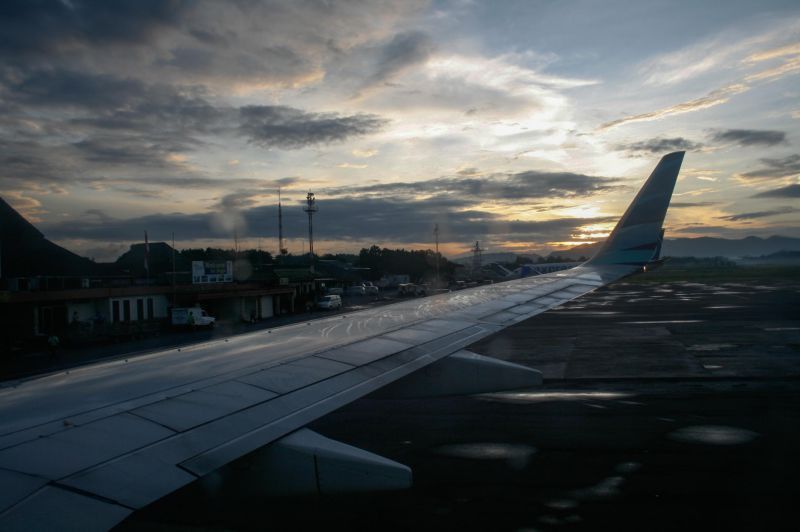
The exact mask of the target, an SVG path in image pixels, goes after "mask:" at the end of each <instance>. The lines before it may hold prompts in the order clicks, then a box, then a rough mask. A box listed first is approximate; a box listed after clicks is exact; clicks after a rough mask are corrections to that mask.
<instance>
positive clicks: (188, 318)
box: [171, 307, 217, 328]
mask: <svg viewBox="0 0 800 532" xmlns="http://www.w3.org/2000/svg"><path fill="white" fill-rule="evenodd" d="M171 316H172V325H175V326H178V327H181V326H196V327H209V328H210V327H213V326H214V322H216V321H217V318H215V317H213V316H209V315H208V314H207V313H206V311H205V310H203V309H201V308H200V307H175V308H173V309H172V312H171Z"/></svg>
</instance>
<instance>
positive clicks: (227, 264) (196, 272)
mask: <svg viewBox="0 0 800 532" xmlns="http://www.w3.org/2000/svg"><path fill="white" fill-rule="evenodd" d="M230 282H233V261H230V260H193V261H192V284H206V283H230Z"/></svg>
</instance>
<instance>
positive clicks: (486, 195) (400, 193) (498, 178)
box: [325, 170, 622, 204]
mask: <svg viewBox="0 0 800 532" xmlns="http://www.w3.org/2000/svg"><path fill="white" fill-rule="evenodd" d="M471 175H472V176H475V174H474V173H473V174H471ZM617 182H618V180H616V179H613V178H605V177H592V176H588V175H584V174H574V173H571V172H540V171H536V170H528V171H525V172H517V173H509V174H496V175H486V176H475V177H457V178H448V177H442V178H437V179H429V180H424V181H415V182H392V183H379V184H375V185H363V186H351V187H338V188H331V189H328V190H326V191H325V192H326V193H327V194H329V195H332V196H361V195H367V196H370V197H385V198H414V197H419V196H422V195H431V196H435V197H441V198H449V199H451V200H454V199H458V200H459V201H463V202H466V203H468V204H471V203H480V202H485V201H492V200H495V201H505V202H515V201H524V200H527V199H534V198H536V199H542V198H553V197H559V198H564V197H584V196H590V195H593V194H597V193H601V192H608V191H611V190H615V189H619V188H622V185H618V184H616V183H617Z"/></svg>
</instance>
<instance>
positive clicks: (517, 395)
mask: <svg viewBox="0 0 800 532" xmlns="http://www.w3.org/2000/svg"><path fill="white" fill-rule="evenodd" d="M633 396H634V395H633V394H630V393H623V392H498V393H487V394H482V395H479V396H478V399H481V400H483V401H493V402H499V403H545V402H549V401H585V400H587V399H594V400H598V399H599V400H612V399H625V398H628V397H633Z"/></svg>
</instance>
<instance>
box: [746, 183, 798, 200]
mask: <svg viewBox="0 0 800 532" xmlns="http://www.w3.org/2000/svg"><path fill="white" fill-rule="evenodd" d="M753 197H754V198H800V184H794V185H788V186H785V187H781V188H776V189H773V190H766V191H764V192H759V193H758V194H755V195H753Z"/></svg>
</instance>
